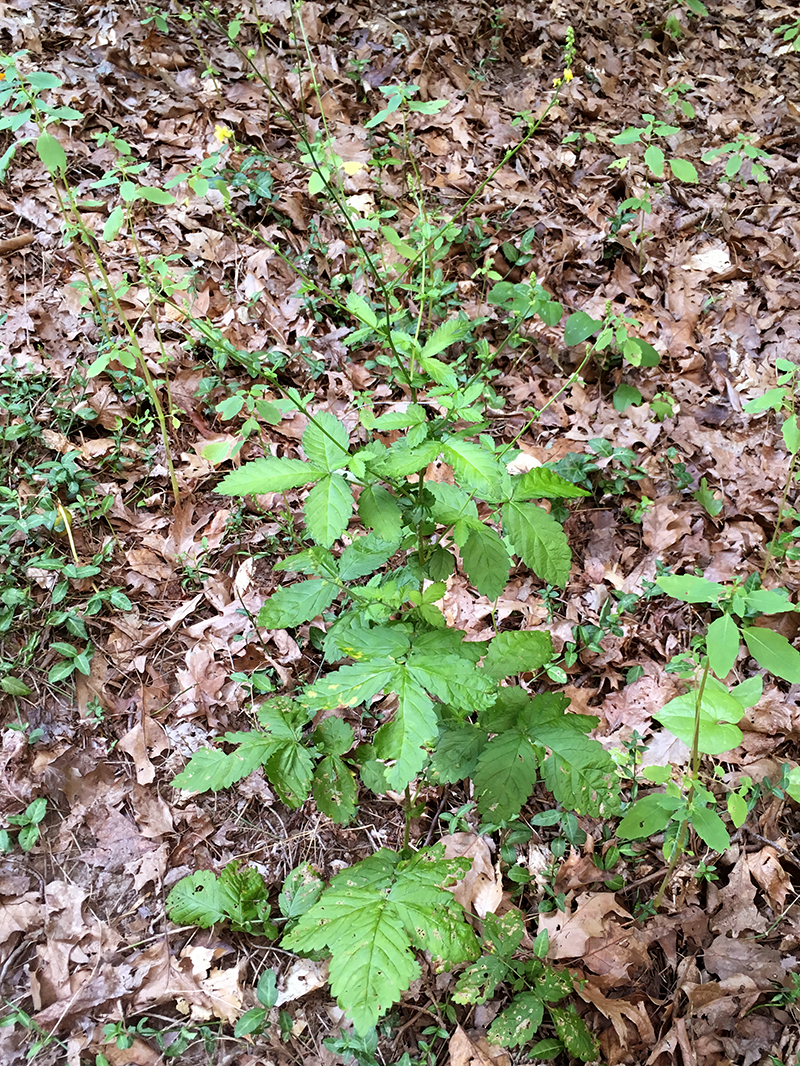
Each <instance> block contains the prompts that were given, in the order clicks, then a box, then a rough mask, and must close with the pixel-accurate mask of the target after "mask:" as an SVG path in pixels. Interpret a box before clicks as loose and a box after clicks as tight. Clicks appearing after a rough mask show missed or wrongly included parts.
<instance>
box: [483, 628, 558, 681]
mask: <svg viewBox="0 0 800 1066" xmlns="http://www.w3.org/2000/svg"><path fill="white" fill-rule="evenodd" d="M552 655H553V642H552V640H551V639H550V634H549V633H544V632H542V631H541V630H533V629H524V630H515V631H509V632H505V633H498V634H497V636H496V637H495V638H494V640H493V641H492V642H491V644H490V645H489V652H488V654H487V656H486V658H485V660H484V663H483V668H484V670H485V671H486V673H487V674H489V675H490V677H494V678H497V679H498V680H500V678H503V677H510V676H511V675H512V674H523V673H527V672H528V671H530V670H539V669H540V668H541V667H542V666H544V664H545V663H546V662H549V661H550V659H551V658H552Z"/></svg>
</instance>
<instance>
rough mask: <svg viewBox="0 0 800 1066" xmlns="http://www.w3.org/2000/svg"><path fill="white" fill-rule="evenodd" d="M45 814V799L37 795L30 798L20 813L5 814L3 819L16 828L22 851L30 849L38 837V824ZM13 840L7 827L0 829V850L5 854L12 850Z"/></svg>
mask: <svg viewBox="0 0 800 1066" xmlns="http://www.w3.org/2000/svg"><path fill="white" fill-rule="evenodd" d="M46 814H47V799H46V798H45V797H44V796H39V798H38V799H35V800H32V801H31V802H30V803H29V804H28V806H27V807H26V808H25V810H24V811H23V812H22V814H7V815H6V816H5V820H6V821H7V822H8V824H9V825H10V826H14V827H16V828H17V829H18V833H17V843H18V844H19V846H20V847H21V848H22V850H23V851H30V850H31V849H32V848H33V847H34V846H35V844H36V842H37V841H38V839H39V834H40V829H39V826H40V824H41V823H42V821H44V817H45V815H46ZM13 847H14V840H13V838H12V836H11V834H10V833H9V831H8V829H0V852H2V854H4V855H7V854H8V853H9V852H10V851H12V850H13Z"/></svg>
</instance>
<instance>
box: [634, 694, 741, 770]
mask: <svg viewBox="0 0 800 1066" xmlns="http://www.w3.org/2000/svg"><path fill="white" fill-rule="evenodd" d="M696 703H697V693H696V692H685V693H684V694H683V695H682V696H676V698H675V699H674V700H670V701H669V703H668V704H667V705H666V706H665V707H663V708H662V709H661V710H660V711H658V712H657V713H656V714H654V715H653V717H654V718H656V719H657V720H658V721H659V722H661V724H662V725H664V726H666V727H667V729H668V730H669V731H670V733H674V734H675V736H676V737H678V738H679V739H680V740H682V741H683V742H684V744H687V745H689V747H691V746H692V743H693V741H694V730H695V705H696ZM743 715H744V707H743V706H742V705H741V703H739V701H738V700H737V699H735V698H734V697H733V696H731V695H730V693H729V692H727V691H725V690H724V689H718V688H717V687H716V686H714V685H709V684H706V687H705V689H704V691H703V700H702V703H701V705H700V732H699V745H700V751H701V752H703V754H704V755H721V754H722V752H724V751H730V750H731V749H732V748H735V747H736V746H737V745H738V744H740V743H741V741H742V731H741V729H739V727H738V725H735V724H734V723H736V722H739V721H741V719H742V717H743Z"/></svg>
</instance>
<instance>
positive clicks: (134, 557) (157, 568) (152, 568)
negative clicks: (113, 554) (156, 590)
mask: <svg viewBox="0 0 800 1066" xmlns="http://www.w3.org/2000/svg"><path fill="white" fill-rule="evenodd" d="M125 560H126V562H127V564H128V566H129V567H130V568H131V570H135V571H136V573H137V574H142V575H143V576H144V577H149V578H152V579H153V580H154V581H166V580H167V579H168V578H170V577H171V576H172V572H173V570H172V567H171V566H170V564H169V563H166V562H164V560H163V559H162V558H161V557H160V556H159V555H156V553H155V552H154V551H150V549H149V548H131V550H130V551H127V552H125Z"/></svg>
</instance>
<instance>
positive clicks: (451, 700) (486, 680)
mask: <svg viewBox="0 0 800 1066" xmlns="http://www.w3.org/2000/svg"><path fill="white" fill-rule="evenodd" d="M459 635H460V634H459ZM416 643H417V647H418V648H420V647H421V644H420V641H417V642H416ZM408 672H409V675H410V676H411V677H412V678H413V679H414V681H415V682H416V683H417V684H419V685H421V686H422V687H423V688H425V689H426V690H427V691H428V692H431V693H432V694H433V695H434V696H436V698H437V699H440V700H441V701H442V703H448V704H450V705H451V706H453V707H455V708H458V709H460V710H462V711H466V710H469V711H476V710H482V709H483V708H484V707H489V706H491V704H492V703H493V702H494V699H495V696H496V693H497V686H496V685H495V683H494V681H493V680H492V679H491V678H490V677H488V676H487V674H486V672H485V671H483V670H479V669H477V668H476V666H475V664H474V662H473V661H472V660H471V659H470V658H469V657H468V655H467V654H466V648H463V647H459V648H457V649H456V651H455V654H453V653H452V652H450V651H449V650H448V649H447V647H446V645H444V646H442V650H441V651H438V650H434V651H431V652H427V651H424V650H419V651H414V652H412V654H411V655H410V656H409V659H408Z"/></svg>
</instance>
